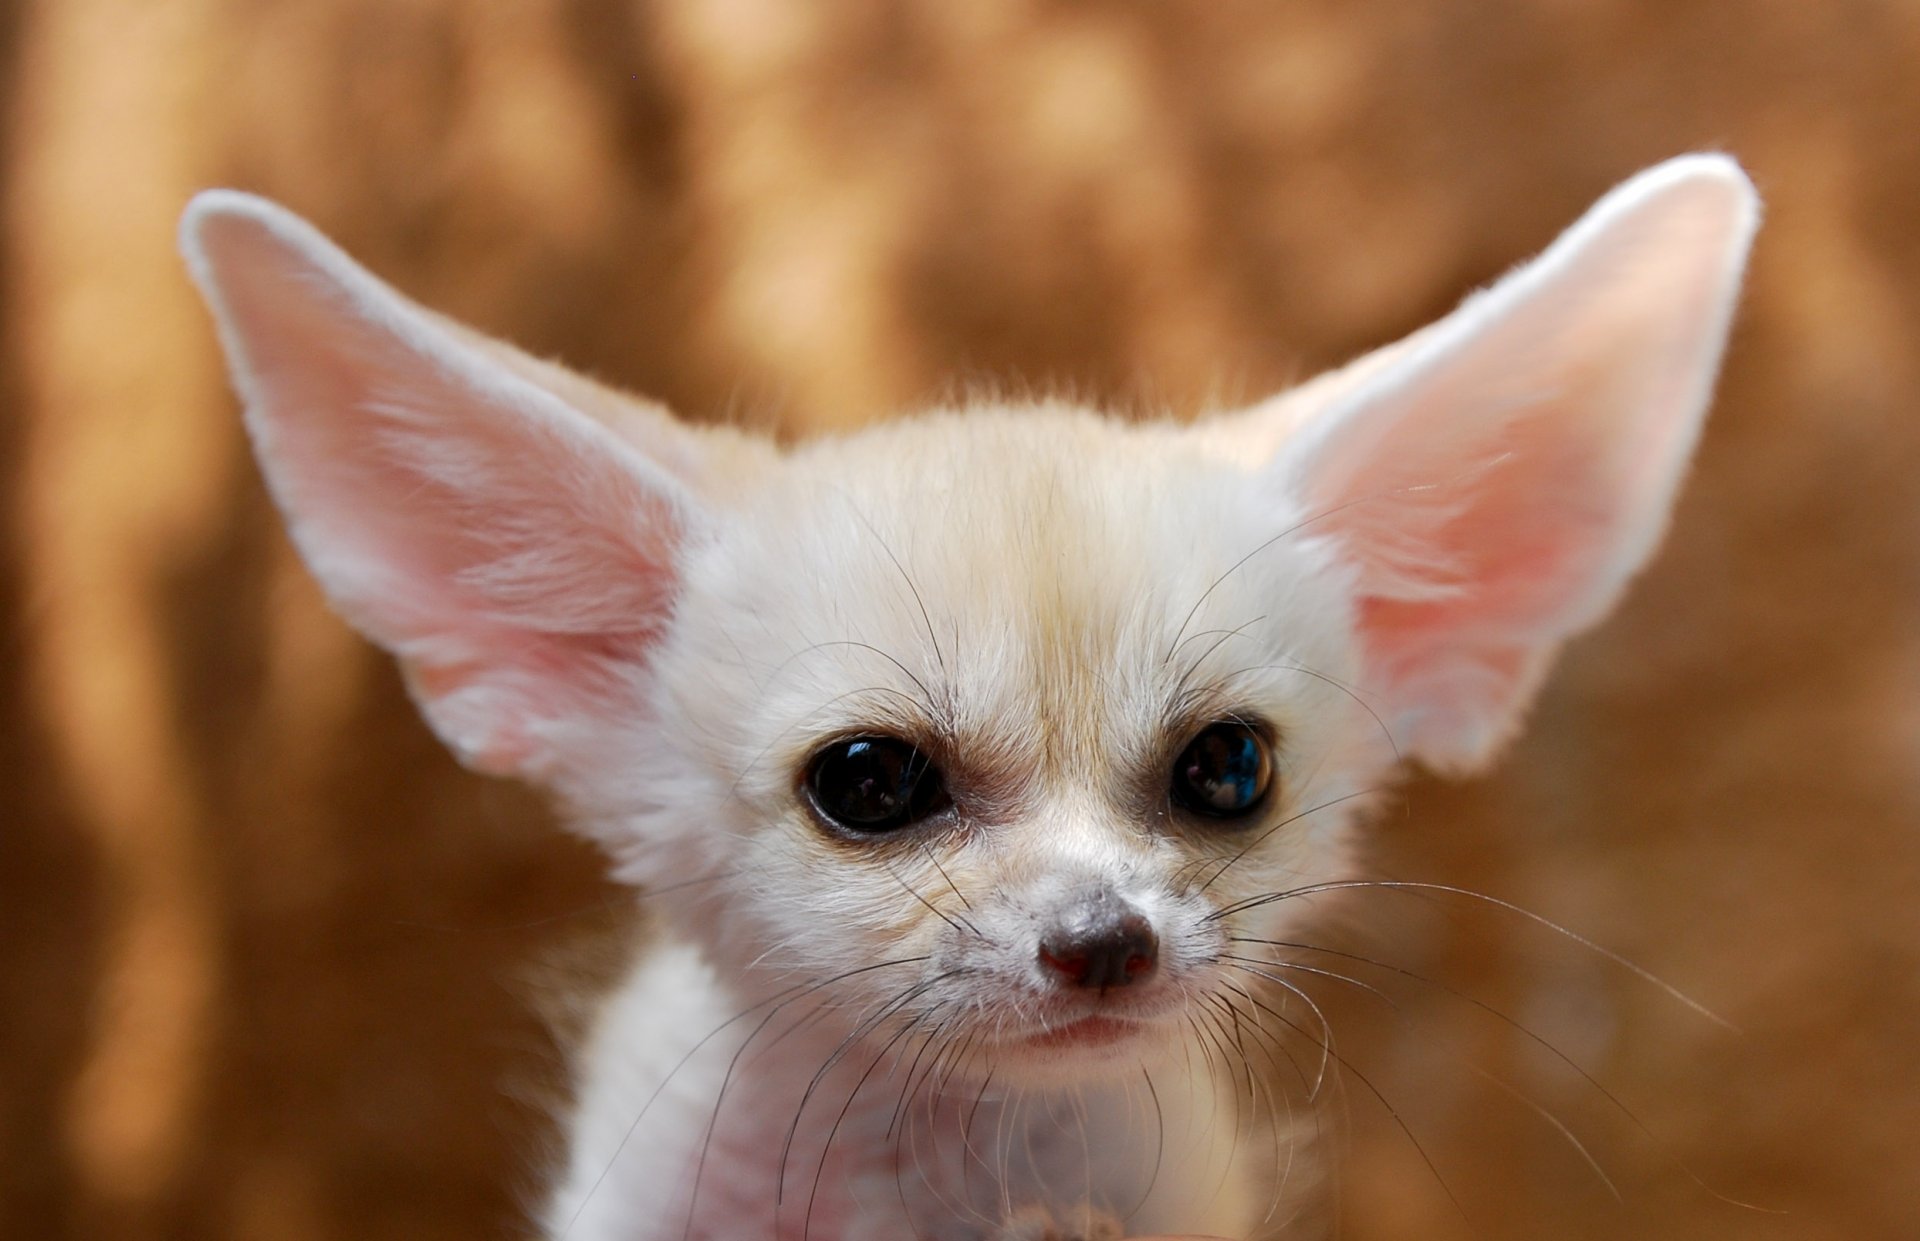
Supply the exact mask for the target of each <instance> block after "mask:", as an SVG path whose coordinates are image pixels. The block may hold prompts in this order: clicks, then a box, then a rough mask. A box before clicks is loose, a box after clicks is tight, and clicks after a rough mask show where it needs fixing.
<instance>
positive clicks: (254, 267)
mask: <svg viewBox="0 0 1920 1241" xmlns="http://www.w3.org/2000/svg"><path fill="white" fill-rule="evenodd" d="M188 247H189V254H190V256H195V257H197V258H198V263H197V270H198V273H199V274H200V275H201V278H202V281H203V283H204V284H205V285H206V286H207V288H208V292H209V295H210V300H212V301H213V303H214V305H215V308H216V312H217V314H218V316H219V318H220V321H221V325H222V327H223V335H224V336H225V338H226V342H227V344H228V347H229V351H230V353H231V354H232V355H233V360H234V369H235V373H236V379H237V380H238V383H239V386H240V387H241V389H242V392H243V395H244V396H245V397H246V400H247V421H248V425H249V427H250V429H251V430H252V432H253V436H254V443H255V447H256V450H257V451H258V454H259V456H260V460H261V465H262V467H263V469H264V470H265V472H266V475H267V479H268V482H269V484H270V485H271V487H272V490H273V492H274V495H275V498H276V499H278V500H279V501H280V503H281V505H282V507H283V508H284V509H285V510H286V512H287V515H288V520H289V524H290V527H291V529H292V532H293V535H294V538H295V541H296V542H297V543H298V545H299V547H300V549H301V551H302V552H303V553H304V554H305V556H306V558H307V560H308V562H309V564H310V565H311V566H312V568H313V571H314V573H315V576H316V577H318V578H319V580H320V582H321V584H322V585H323V586H324V587H325V589H326V590H327V593H328V595H329V597H330V598H331V599H332V601H333V602H334V604H335V606H336V607H338V608H339V609H340V610H341V612H342V613H343V614H344V615H345V616H346V617H347V618H348V619H349V620H350V621H352V622H353V623H354V624H355V625H356V626H357V627H358V628H360V629H361V630H362V631H363V632H365V633H366V634H367V635H368V636H369V637H371V638H372V639H374V640H375V641H376V642H379V643H380V644H381V645H383V646H385V647H387V648H388V649H390V650H392V651H393V652H394V653H395V654H396V655H398V656H399V657H400V659H401V660H402V662H403V664H404V666H405V668H406V671H407V674H408V678H409V683H410V685H411V686H412V688H413V690H414V693H415V695H416V697H417V698H418V699H419V701H420V704H421V706H422V708H423V710H424V711H425V713H426V715H427V717H428V719H429V721H430V722H431V723H432V724H433V725H434V727H435V729H436V730H437V731H438V732H439V733H440V734H441V736H442V737H444V738H445V739H446V740H447V741H448V743H449V744H450V745H452V746H453V747H454V749H455V750H456V752H457V753H459V754H460V755H461V757H462V758H463V760H465V761H467V762H469V763H470V764H472V765H474V766H477V767H480V768H482V769H485V770H488V771H495V772H503V773H512V774H517V775H522V776H546V775H551V774H553V772H554V766H555V764H556V762H558V761H560V760H561V759H563V758H564V754H563V751H564V749H565V746H564V744H562V735H563V734H565V733H567V732H569V731H570V730H581V729H586V730H592V729H595V728H605V727H607V726H609V725H612V724H616V723H619V722H622V721H624V720H626V719H628V718H630V717H631V716H632V715H633V714H634V713H635V712H636V711H638V710H639V709H640V698H641V695H640V693H639V686H640V685H641V684H642V680H643V678H642V674H643V673H644V670H645V665H646V661H647V658H648V654H649V650H650V647H651V646H652V644H653V643H654V642H655V641H656V640H657V638H658V636H659V634H660V633H661V631H662V629H663V627H664V625H665V623H666V620H667V617H668V615H669V613H670V611H671V608H672V606H673V602H674V597H675V594H676V591H677V589H678V584H677V563H676V561H677V557H678V554H679V552H680V550H681V547H682V545H683V543H684V542H685V539H686V537H687V514H688V512H689V511H690V510H689V509H688V508H687V507H686V501H685V499H684V497H683V494H682V492H681V490H680V489H679V488H678V486H677V485H675V484H674V483H673V482H672V481H671V480H669V479H668V478H666V477H665V476H664V475H662V474H661V473H660V472H659V471H658V470H657V469H655V468H654V467H653V466H652V465H651V464H649V463H648V462H647V461H646V460H645V459H644V458H642V457H640V456H639V455H638V453H636V452H635V451H634V450H632V449H631V448H630V447H628V446H627V445H626V444H624V443H622V442H621V441H620V440H619V439H617V438H616V437H615V436H614V435H613V434H612V433H610V432H609V431H607V430H606V429H605V428H604V427H601V426H599V425H598V424H596V423H594V422H592V421H591V420H590V419H588V418H586V417H585V416H584V415H581V414H579V413H577V412H575V411H574V410H572V409H570V408H568V407H567V406H566V405H565V404H564V403H562V402H561V401H560V400H559V399H557V398H556V397H555V396H554V395H553V394H552V393H550V392H548V391H546V390H544V389H542V388H540V387H538V386H536V385H535V384H533V383H532V382H530V381H529V380H527V379H526V378H524V377H523V376H522V375H521V374H519V373H517V372H516V371H515V370H514V369H512V368H509V367H507V366H505V365H502V364H501V363H500V362H499V361H497V360H496V359H494V358H493V357H491V356H489V354H488V353H487V352H485V351H483V350H482V349H480V348H477V347H475V346H473V345H472V344H470V343H468V342H466V341H464V340H462V339H461V338H459V337H458V336H457V335H456V334H454V333H453V332H450V331H448V330H447V329H446V328H444V327H443V326H442V325H441V324H440V323H439V322H438V321H437V320H435V319H434V318H433V317H432V316H430V315H427V314H426V313H425V312H422V311H420V310H419V309H418V308H417V307H414V306H412V305H411V304H410V303H408V302H406V301H405V300H404V299H402V298H400V297H399V296H398V295H397V294H395V293H393V292H392V291H391V290H389V289H387V288H385V287H384V286H382V285H380V284H379V283H378V282H376V281H374V280H373V279H372V277H370V276H367V275H366V274H365V273H364V272H362V271H360V270H359V269H358V268H356V267H354V266H353V265H352V264H351V263H350V261H349V260H347V259H346V258H345V256H343V255H341V254H340V253H339V252H338V251H337V250H334V249H333V248H332V246H331V245H330V244H329V243H327V242H326V241H325V240H324V239H322V238H320V237H319V236H318V235H317V234H314V233H313V232H312V230H310V229H308V228H307V227H306V226H305V225H304V224H301V223H300V222H299V221H297V220H294V219H292V218H291V217H288V216H286V215H285V213H283V212H280V211H278V209H277V208H272V207H271V206H270V205H266V204H258V203H257V200H241V204H240V206H239V207H238V208H237V209H234V210H228V211H222V210H219V209H218V208H215V209H213V210H210V211H208V212H206V213H204V214H203V215H202V216H201V218H199V219H197V220H196V219H194V218H193V217H190V218H189V243H188ZM196 250H197V251H198V253H197V255H196Z"/></svg>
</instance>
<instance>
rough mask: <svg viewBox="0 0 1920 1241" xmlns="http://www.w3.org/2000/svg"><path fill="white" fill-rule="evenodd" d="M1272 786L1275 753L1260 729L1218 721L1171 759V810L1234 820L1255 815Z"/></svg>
mask: <svg viewBox="0 0 1920 1241" xmlns="http://www.w3.org/2000/svg"><path fill="white" fill-rule="evenodd" d="M1272 785H1273V749H1272V747H1271V746H1269V745H1268V744H1267V739H1266V737H1264V736H1263V735H1261V733H1260V730H1259V729H1257V728H1255V727H1253V726H1252V725H1250V724H1246V723H1243V722H1242V721H1240V720H1216V721H1215V722H1213V723H1211V724H1209V725H1207V726H1206V727H1205V728H1203V729H1201V730H1200V732H1199V733H1198V734H1197V735H1195V737H1194V738H1193V740H1191V741H1189V742H1188V743H1187V747H1186V749H1184V750H1182V751H1181V752H1180V757H1179V758H1178V759H1176V760H1174V764H1173V775H1172V781H1171V786H1170V788H1169V792H1170V793H1171V795H1172V797H1173V801H1174V804H1175V805H1178V806H1180V807H1182V808H1183V809H1186V810H1190V811H1192V812H1193V813H1195V814H1198V815H1204V816H1206V817H1207V818H1212V819H1236V818H1240V817H1241V816H1243V815H1248V814H1251V813H1253V812H1254V811H1255V810H1258V809H1259V808H1260V807H1261V806H1262V805H1263V804H1265V802H1266V800H1267V793H1268V791H1269V790H1270V789H1271V787H1272Z"/></svg>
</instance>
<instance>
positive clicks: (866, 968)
mask: <svg viewBox="0 0 1920 1241" xmlns="http://www.w3.org/2000/svg"><path fill="white" fill-rule="evenodd" d="M929 959H930V958H928V957H925V956H918V957H896V958H894V959H892V960H887V961H876V962H872V963H869V964H867V965H862V966H857V967H855V968H853V969H850V970H847V971H845V972H843V973H840V974H835V975H834V976H833V977H831V978H827V979H824V980H814V981H809V982H800V983H795V984H794V985H793V986H791V987H788V988H786V989H785V990H782V991H777V992H775V993H774V994H773V995H771V996H769V997H767V998H766V999H764V1000H761V1001H760V1002H759V1003H758V1004H754V1005H751V1006H750V1007H747V1008H743V1009H741V1010H740V1011H739V1012H737V1013H735V1014H734V1015H733V1016H731V1017H729V1018H727V1019H726V1020H725V1021H723V1022H721V1023H720V1024H719V1025H717V1026H715V1027H714V1028H713V1029H711V1030H709V1031H707V1033H706V1034H704V1035H702V1036H701V1037H700V1041H699V1042H697V1043H695V1044H694V1045H693V1046H692V1047H690V1048H688V1049H687V1053H686V1054H685V1055H683V1056H681V1057H680V1059H679V1060H678V1061H676V1062H675V1063H674V1066H673V1067H672V1068H671V1069H668V1070H667V1075H666V1076H665V1077H663V1078H661V1079H660V1082H659V1084H658V1085H656V1086H655V1087H654V1088H653V1092H652V1093H651V1094H649V1095H648V1096H647V1098H646V1101H645V1102H643V1103H642V1104H641V1105H640V1110H639V1112H638V1113H637V1114H635V1116H634V1118H633V1121H632V1123H631V1124H629V1125H628V1126H627V1131H626V1132H625V1133H624V1134H622V1135H621V1137H620V1141H619V1142H618V1143H617V1144H616V1145H615V1146H614V1148H613V1153H612V1154H611V1155H609V1156H608V1157H607V1163H606V1166H605V1167H603V1168H601V1169H600V1174H599V1175H598V1176H597V1177H595V1178H594V1181H593V1184H592V1185H590V1186H588V1187H587V1192H586V1193H585V1194H584V1195H582V1197H581V1199H580V1204H579V1205H578V1206H576V1207H574V1209H573V1214H572V1215H570V1216H568V1217H567V1222H566V1226H565V1227H563V1228H562V1229H561V1230H560V1238H561V1241H566V1238H567V1237H568V1236H569V1235H571V1234H572V1232H573V1228H574V1225H576V1224H578V1223H579V1222H580V1216H581V1215H582V1214H583V1213H584V1212H585V1211H586V1209H587V1206H588V1204H589V1203H591V1202H592V1201H593V1199H594V1196H595V1195H597V1194H598V1193H599V1192H600V1187H601V1186H602V1185H603V1184H605V1183H606V1179H607V1176H608V1175H609V1174H610V1173H611V1172H612V1171H613V1169H614V1166H615V1165H616V1164H618V1163H619V1162H620V1157H621V1155H623V1154H625V1153H626V1149H627V1144H628V1143H629V1142H631V1141H632V1140H633V1135H634V1134H635V1133H636V1132H638V1131H639V1128H640V1122H641V1121H642V1120H645V1119H646V1116H647V1112H648V1110H649V1109H651V1108H652V1107H653V1105H654V1102H655V1101H656V1100H658V1099H659V1097H660V1094H661V1092H662V1091H664V1090H665V1089H666V1088H667V1085H668V1084H669V1083H670V1082H672V1081H673V1079H674V1078H675V1077H676V1076H678V1075H679V1073H680V1070H681V1069H683V1068H685V1067H686V1066H687V1062H688V1061H690V1060H692V1059H693V1057H694V1056H695V1055H696V1054H698V1053H699V1051H700V1049H701V1048H703V1047H705V1046H706V1045H707V1044H708V1043H709V1042H711V1041H713V1039H714V1038H716V1037H718V1036H719V1034H720V1033H721V1031H723V1030H725V1029H727V1028H728V1027H729V1026H731V1025H733V1024H734V1023H735V1022H737V1021H740V1020H741V1019H743V1018H745V1017H747V1016H748V1015H750V1014H752V1013H754V1012H757V1011H758V1010H760V1009H762V1008H765V1007H766V1006H767V1005H769V1004H776V1003H778V1004H785V1003H787V1002H788V1001H790V1000H793V999H799V998H800V997H801V996H803V995H807V994H810V993H812V992H814V991H818V990H820V989H822V988H824V987H830V986H833V985H834V984H836V983H839V982H844V981H845V980H847V979H849V978H853V977H856V976H858V975H861V974H870V973H872V972H874V971H875V970H882V969H887V968H890V967H892V966H896V965H914V964H918V963H919V962H922V961H926V960H929ZM796 992H797V993H798V994H795V993H796Z"/></svg>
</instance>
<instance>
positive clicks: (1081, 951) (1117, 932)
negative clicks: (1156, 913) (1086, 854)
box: [1040, 892, 1160, 995]
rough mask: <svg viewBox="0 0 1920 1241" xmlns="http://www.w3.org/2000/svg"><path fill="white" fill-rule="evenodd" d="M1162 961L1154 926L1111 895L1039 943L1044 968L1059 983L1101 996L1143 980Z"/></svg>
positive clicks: (1087, 905)
mask: <svg viewBox="0 0 1920 1241" xmlns="http://www.w3.org/2000/svg"><path fill="white" fill-rule="evenodd" d="M1159 956H1160V937H1159V936H1157V935H1155V934H1154V933H1153V924H1152V923H1151V922H1149V921H1147V920H1146V918H1145V917H1144V916H1143V915H1142V914H1141V913H1140V911H1139V910H1137V909H1135V908H1133V906H1131V905H1129V904H1127V903H1126V902H1125V901H1122V900H1121V899H1120V898H1118V897H1116V896H1114V895H1112V894H1111V893H1108V892H1101V893H1099V894H1098V895H1095V896H1091V897H1089V898H1087V899H1086V900H1083V901H1081V902H1080V903H1079V904H1077V905H1075V906H1074V907H1073V908H1072V909H1070V910H1069V911H1068V912H1067V914H1066V916H1065V917H1064V918H1062V919H1061V921H1060V922H1059V924H1058V925H1056V926H1055V927H1054V928H1053V929H1052V930H1051V931H1048V932H1047V933H1046V934H1045V935H1043V936H1041V938H1040V964H1041V965H1043V966H1045V967H1046V969H1047V970H1048V971H1049V972H1050V973H1051V974H1052V975H1053V976H1054V979H1055V981H1057V982H1059V983H1061V984H1062V985H1065V986H1070V987H1082V988H1085V989H1087V990H1089V991H1099V992H1100V993H1101V994H1103V995H1104V994H1105V993H1106V992H1107V991H1109V990H1110V989H1112V988H1114V987H1124V986H1127V985H1129V984H1131V983H1136V982H1139V981H1140V980H1141V979H1143V978H1145V977H1146V976H1147V975H1148V974H1150V973H1152V972H1153V967H1154V964H1155V963H1156V962H1157V961H1158V960H1159Z"/></svg>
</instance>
